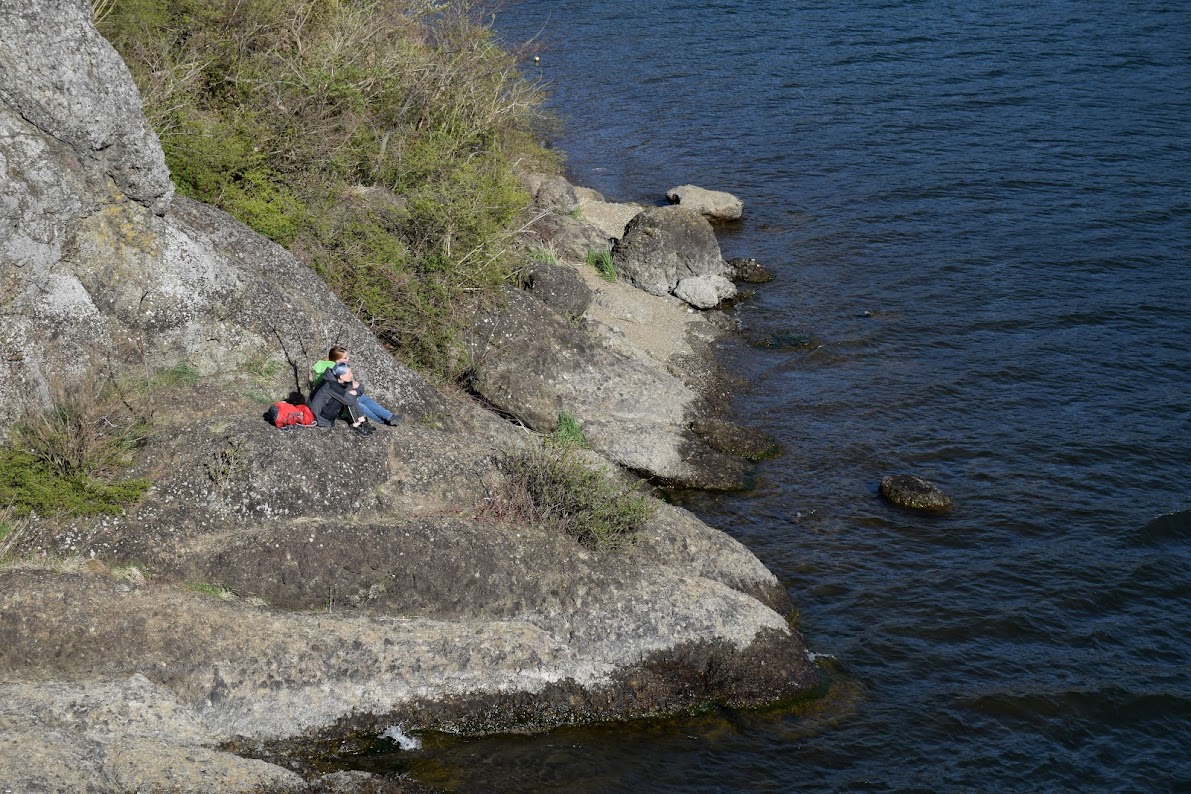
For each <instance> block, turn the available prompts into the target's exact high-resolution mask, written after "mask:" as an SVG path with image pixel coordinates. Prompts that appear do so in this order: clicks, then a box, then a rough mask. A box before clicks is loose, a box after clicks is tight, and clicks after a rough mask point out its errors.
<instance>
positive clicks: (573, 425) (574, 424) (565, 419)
mask: <svg viewBox="0 0 1191 794" xmlns="http://www.w3.org/2000/svg"><path fill="white" fill-rule="evenodd" d="M551 439H552V440H553V441H554V443H555V444H558V445H559V446H563V447H579V448H580V449H587V448H589V447H590V444H588V443H587V436H585V435H583V428H582V427H580V426H579V421H578V420H577V419H575V417H573V416H571V415H570V414H569V413H567V412H566V411H563V412H562V413H560V414H559V415H558V424H556V425H555V426H554V434H553V435H552V436H551Z"/></svg>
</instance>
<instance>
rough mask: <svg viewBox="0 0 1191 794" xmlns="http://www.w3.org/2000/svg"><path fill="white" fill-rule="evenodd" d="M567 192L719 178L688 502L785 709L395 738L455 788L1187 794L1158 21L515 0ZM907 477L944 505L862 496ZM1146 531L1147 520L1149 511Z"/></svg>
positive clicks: (1165, 28) (942, 10) (1181, 181)
mask: <svg viewBox="0 0 1191 794" xmlns="http://www.w3.org/2000/svg"><path fill="white" fill-rule="evenodd" d="M496 24H497V29H498V30H499V31H500V32H501V34H502V36H503V38H504V40H505V41H506V42H508V43H510V44H517V43H519V42H525V41H527V40H529V39H531V38H532V39H533V43H532V44H530V45H529V47H528V49H527V51H526V54H527V56H529V55H533V54H537V55H538V56H539V57H540V59H541V60H540V62H539V65H537V66H533V65H531V64H532V62H531V61H527V62H526V63H527V65H526V70H527V72H528V73H530V74H533V75H536V76H538V77H540V78H541V79H542V80H544V81H546V82H547V83H549V85H550V91H551V94H552V96H553V100H552V102H553V107H554V108H555V109H556V111H557V112H558V113H559V115H560V116H561V117H562V118H563V120H564V122H565V128H564V130H563V131H562V133H561V134H559V135H558V137H557V139H556V143H557V145H558V146H559V147H560V148H561V149H562V150H564V151H565V152H566V153H567V155H568V164H569V165H568V168H569V173H570V176H571V178H572V179H573V180H574V181H575V182H577V183H579V184H583V185H586V186H590V187H594V188H596V189H597V190H600V191H601V192H603V193H605V195H606V196H607V197H608V198H609V199H610V200H634V201H644V202H658V200H663V201H664V195H665V191H666V190H667V189H668V188H670V187H673V186H676V185H680V184H685V183H693V184H697V185H701V186H703V187H708V188H714V189H720V190H727V191H730V192H732V193H734V194H736V195H737V196H739V197H741V198H742V199H743V200H744V203H745V211H746V214H747V218H746V220H745V221H744V222H742V223H741V224H739V226H738V227H735V228H732V229H726V230H723V231H722V232H721V235H720V239H721V245H722V248H723V251H724V255H725V256H726V257H732V256H753V257H756V258H758V259H760V260H761V261H762V262H763V263H765V264H766V265H767V266H768V267H769V268H770V269H771V270H773V271H774V272H775V273H776V275H777V280H776V281H774V282H772V283H771V284H768V285H762V286H760V287H758V288H757V289H756V294H755V296H753V297H752V298H751V299H749V300H747V301H745V302H744V303H742V304H741V305H740V306H739V307H738V308H736V309H735V310H734V316H735V317H736V318H737V319H738V321H739V323H740V326H741V331H742V341H739V342H735V343H733V344H732V345H730V346H729V348H728V349H726V350H725V359H726V360H727V361H728V362H729V366H730V367H731V369H732V370H733V371H734V372H736V373H737V374H738V375H740V376H741V377H742V379H743V382H744V384H745V385H744V386H743V387H742V388H741V391H740V395H739V400H738V404H737V409H738V411H739V414H740V417H741V418H742V419H743V420H744V421H745V422H746V423H750V424H754V425H757V426H761V427H763V428H765V429H767V430H768V431H770V432H771V433H772V434H774V435H775V436H776V437H778V438H779V439H780V440H781V442H782V444H783V445H784V447H785V454H784V455H783V456H782V457H781V458H779V459H777V460H774V461H770V462H767V463H764V464H762V465H761V466H760V467H759V468H758V471H757V486H756V488H755V489H754V490H753V491H751V492H749V493H746V494H737V495H720V496H712V495H690V496H687V497H685V498H684V502H685V503H686V504H687V506H689V507H691V509H693V510H695V511H696V512H697V513H699V515H701V516H702V517H703V518H704V519H705V520H706V521H707V522H708V523H710V524H712V525H713V526H717V527H720V528H722V529H724V530H726V531H728V532H729V533H731V534H732V535H734V536H735V537H737V538H739V539H740V540H742V541H743V542H744V543H745V544H746V545H748V546H749V547H750V548H751V549H753V550H754V551H755V553H756V554H757V555H758V556H759V557H760V558H761V559H762V560H763V561H764V562H765V563H766V564H767V565H768V566H769V567H770V568H771V569H772V570H773V571H774V572H775V573H776V574H777V575H778V577H779V578H780V579H781V580H782V581H783V582H784V583H785V584H786V585H787V586H788V588H789V591H790V594H791V596H792V597H793V599H794V601H795V603H796V604H797V605H798V607H799V610H800V617H799V620H800V626H801V628H802V631H803V633H804V634H805V636H806V638H807V641H808V643H809V645H810V647H811V648H812V649H813V650H814V651H815V652H816V653H818V654H821V655H823V658H824V664H825V665H826V669H828V670H829V672H830V674H831V676H832V679H833V681H834V685H833V688H832V691H831V694H830V695H829V697H828V698H827V699H826V700H825V701H824V702H823V703H822V704H820V705H819V707H817V708H816V709H814V710H812V711H810V712H809V713H788V712H772V713H745V714H738V713H727V712H721V713H713V714H705V715H701V716H699V717H693V718H689V719H684V720H674V721H664V722H641V723H635V724H628V725H616V726H608V727H601V728H594V729H593V728H587V729H567V730H562V731H557V732H554V733H551V734H548V735H545V736H538V737H495V738H487V739H481V740H449V741H448V740H445V739H433V738H429V739H427V741H426V746H425V747H424V748H423V749H422V750H419V751H417V752H415V753H412V754H406V755H405V756H404V758H405V760H404V761H402V762H401V763H400V765H401V766H402V767H403V768H407V769H409V771H410V772H412V773H413V774H414V775H415V776H418V777H420V778H422V779H424V780H426V781H428V782H432V783H436V784H438V785H442V786H445V787H449V788H453V789H456V790H460V791H591V792H595V791H626V792H627V791H666V792H670V791H673V792H720V791H723V792H730V791H758V792H761V791H764V792H783V791H853V790H857V791H869V790H871V791H1178V790H1182V791H1191V661H1189V660H1191V519H1189V514H1188V513H1186V511H1188V510H1189V509H1191V485H1189V475H1191V396H1189V394H1191V4H1188V3H1183V2H1173V1H1167V2H1160V1H1159V0H1116V1H1115V2H1107V0H880V1H878V0H797V1H792V0H754V2H750V3H728V2H711V1H710V0H654V2H650V3H643V2H629V1H628V0H585V1H584V2H578V1H577V0H522V1H521V2H511V3H508V4H507V5H506V6H505V8H504V9H503V10H502V11H501V12H500V14H499V15H498V17H497V23H496ZM899 472H909V473H916V474H919V475H921V476H924V477H926V478H927V479H930V480H932V481H933V482H935V483H937V484H938V485H940V486H941V487H942V488H943V489H944V490H945V491H946V492H947V493H948V494H949V495H950V496H951V497H952V498H953V499H954V501H955V505H956V507H955V509H954V511H953V512H951V513H950V514H948V515H945V516H941V517H934V516H928V515H921V514H914V513H910V512H906V511H903V510H899V509H897V508H894V507H891V506H890V505H888V504H886V503H884V502H883V501H882V500H881V499H880V497H879V496H878V495H877V492H876V486H877V483H878V481H879V480H880V478H881V477H882V476H884V475H886V474H892V473H899ZM1180 512H1182V515H1175V516H1172V517H1170V516H1168V517H1165V518H1163V517H1162V516H1164V515H1166V514H1172V513H1180Z"/></svg>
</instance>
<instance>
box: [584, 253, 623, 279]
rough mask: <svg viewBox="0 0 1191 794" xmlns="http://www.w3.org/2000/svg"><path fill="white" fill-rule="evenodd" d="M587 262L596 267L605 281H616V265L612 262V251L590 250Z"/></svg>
mask: <svg viewBox="0 0 1191 794" xmlns="http://www.w3.org/2000/svg"><path fill="white" fill-rule="evenodd" d="M587 264H589V265H591V266H592V267H594V268H595V269H596V272H597V273H599V274H600V278H602V279H604V281H616V265H615V264H613V262H612V252H611V251H595V250H593V251H588V252H587Z"/></svg>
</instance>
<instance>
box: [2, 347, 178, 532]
mask: <svg viewBox="0 0 1191 794" xmlns="http://www.w3.org/2000/svg"><path fill="white" fill-rule="evenodd" d="M176 370H178V368H175V369H174V370H170V371H169V372H170V373H175V374H176ZM132 396H133V395H132V393H131V392H122V391H121V390H120V389H118V388H117V385H116V384H114V383H112V382H111V381H109V380H105V379H104V378H103V377H102V376H101V375H100V374H98V373H91V374H90V375H89V377H87V378H85V379H83V380H82V381H80V382H77V383H73V384H71V385H70V387H69V388H67V387H62V386H59V387H55V388H54V389H53V398H52V400H51V403H50V405H49V406H48V407H47V408H41V409H39V410H31V411H27V412H26V413H25V414H24V416H23V417H22V418H21V419H20V420H19V421H18V422H16V423H15V424H14V425H13V427H12V431H11V435H10V444H9V446H6V447H3V448H0V510H8V511H10V512H11V514H12V515H15V516H17V517H24V516H27V515H29V514H30V513H37V514H39V515H42V516H49V515H58V514H66V515H97V514H102V513H119V512H121V511H122V510H123V508H124V505H126V504H129V503H131V502H135V501H137V500H138V499H140V497H141V495H142V494H143V493H144V492H145V490H146V489H147V488H148V487H149V481H148V480H143V479H133V480H127V479H122V478H120V477H119V474H120V472H121V471H122V470H123V469H124V468H126V467H127V466H128V465H129V464H130V463H131V461H132V455H133V453H134V452H135V450H136V448H137V447H138V446H139V445H140V443H141V441H142V436H143V431H144V426H145V422H146V421H147V420H146V419H145V416H144V415H143V413H141V412H139V411H137V410H136V409H135V408H134V406H133V404H131V403H129V402H128V400H127V399H126V398H128V397H132Z"/></svg>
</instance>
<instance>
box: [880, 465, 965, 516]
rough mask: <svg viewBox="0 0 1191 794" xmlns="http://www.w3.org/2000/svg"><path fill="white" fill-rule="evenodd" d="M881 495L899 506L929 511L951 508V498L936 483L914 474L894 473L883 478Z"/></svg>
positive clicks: (941, 510)
mask: <svg viewBox="0 0 1191 794" xmlns="http://www.w3.org/2000/svg"><path fill="white" fill-rule="evenodd" d="M879 490H880V492H881V495H882V496H884V497H885V498H886V499H888V500H889V501H890V502H892V503H893V504H895V505H898V506H899V507H908V508H910V509H911V510H925V511H928V512H936V513H937V512H943V511H945V510H950V509H951V498H950V497H948V496H947V494H945V493H943V491H942V489H941V488H939V487H938V486H937V485H935V484H934V483H932V482H930V481H928V480H924V479H922V478H921V477H918V476H916V475H913V474H893V475H890V476H888V477H883V478H881V484H880V488H879Z"/></svg>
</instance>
